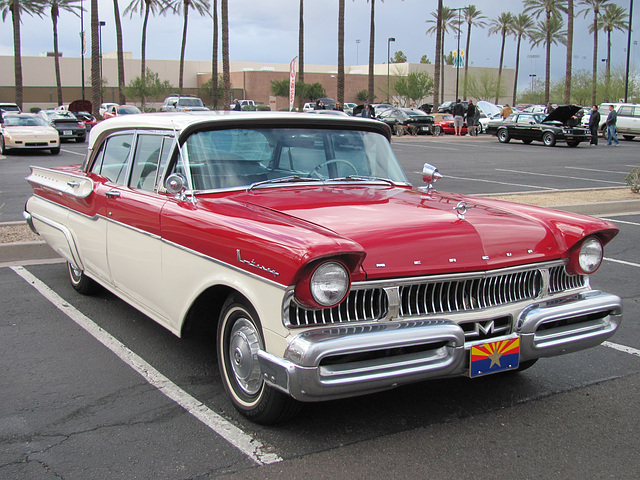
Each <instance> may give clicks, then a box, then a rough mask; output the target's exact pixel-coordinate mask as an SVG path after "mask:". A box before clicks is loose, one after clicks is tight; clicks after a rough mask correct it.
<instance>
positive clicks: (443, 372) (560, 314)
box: [258, 291, 622, 402]
mask: <svg viewBox="0 0 640 480" xmlns="http://www.w3.org/2000/svg"><path fill="white" fill-rule="evenodd" d="M621 318H622V302H621V300H620V298H619V297H617V296H615V295H611V294H607V293H603V292H599V291H589V292H585V293H582V294H578V295H575V296H571V297H567V298H563V299H559V300H552V301H548V302H541V303H538V304H534V305H531V306H529V307H527V308H526V309H525V310H523V311H522V313H521V314H520V315H519V317H518V319H517V322H516V326H515V332H513V333H510V334H509V335H507V336H505V337H504V338H513V337H514V335H518V336H520V359H521V361H524V360H532V359H535V358H539V357H549V356H555V355H560V354H564V353H569V352H575V351H578V350H582V349H585V348H589V347H593V346H596V345H598V344H600V343H601V342H603V341H604V340H606V339H607V338H609V337H610V336H611V335H613V334H614V333H615V331H616V330H617V328H618V326H619V325H620V321H621ZM499 339H500V338H497V339H496V338H494V339H492V341H495V340H499ZM476 343H477V342H476ZM470 348H471V344H469V343H468V344H467V345H465V337H464V332H463V330H462V329H461V328H460V327H459V326H458V325H457V324H456V323H455V322H453V321H451V320H448V319H433V320H415V321H399V322H388V323H387V322H385V323H376V324H368V325H357V326H344V327H343V326H339V327H338V326H337V327H335V328H323V329H318V330H310V331H307V332H304V333H301V334H299V335H297V336H295V337H294V338H293V340H291V342H290V343H289V346H288V348H287V350H286V351H285V354H284V358H279V357H276V356H274V355H271V354H269V353H267V352H265V351H262V350H260V351H259V352H258V358H259V362H260V368H261V371H262V375H263V378H264V380H265V381H266V382H267V383H268V384H270V385H272V386H274V387H276V388H278V389H280V390H282V391H284V392H286V393H288V394H289V395H291V396H292V397H294V398H296V399H298V400H301V401H307V402H312V401H320V400H329V399H336V398H344V397H350V396H354V395H362V394H367V393H372V392H376V391H381V390H386V389H389V388H393V387H396V386H398V385H402V384H406V383H412V382H417V381H421V380H426V379H434V378H443V377H455V376H460V375H466V374H467V373H468V372H467V371H468V368H469V367H468V358H469V353H468V351H469V349H470Z"/></svg>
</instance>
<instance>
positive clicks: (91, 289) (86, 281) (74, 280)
mask: <svg viewBox="0 0 640 480" xmlns="http://www.w3.org/2000/svg"><path fill="white" fill-rule="evenodd" d="M67 270H68V271H69V280H70V281H71V286H72V287H73V288H74V289H75V291H76V292H78V293H81V294H82V295H91V294H93V293H96V291H98V288H99V286H98V284H97V283H96V282H95V280H93V279H91V278H89V277H87V276H86V275H85V274H84V272H83V271H82V270H80V269H79V268H77V267H75V266H73V265H72V264H71V263H70V262H67Z"/></svg>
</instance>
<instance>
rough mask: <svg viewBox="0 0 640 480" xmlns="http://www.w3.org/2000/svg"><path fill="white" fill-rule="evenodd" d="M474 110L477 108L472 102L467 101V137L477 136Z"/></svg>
mask: <svg viewBox="0 0 640 480" xmlns="http://www.w3.org/2000/svg"><path fill="white" fill-rule="evenodd" d="M476 110H477V107H476V106H475V105H474V104H473V100H471V99H469V103H468V105H467V131H468V132H467V135H469V136H474V135H478V133H477V130H476V129H477V127H478V124H477V123H476Z"/></svg>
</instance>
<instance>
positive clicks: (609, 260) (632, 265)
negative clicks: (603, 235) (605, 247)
mask: <svg viewBox="0 0 640 480" xmlns="http://www.w3.org/2000/svg"><path fill="white" fill-rule="evenodd" d="M603 260H607V261H608V262H613V263H621V264H622V265H628V266H630V267H638V268H640V263H633V262H627V261H625V260H616V259H615V258H607V257H604V258H603Z"/></svg>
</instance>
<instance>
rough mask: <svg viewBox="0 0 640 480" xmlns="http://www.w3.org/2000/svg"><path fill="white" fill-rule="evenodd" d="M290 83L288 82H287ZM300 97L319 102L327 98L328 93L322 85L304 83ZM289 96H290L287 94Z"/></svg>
mask: <svg viewBox="0 0 640 480" xmlns="http://www.w3.org/2000/svg"><path fill="white" fill-rule="evenodd" d="M287 82H288V80H287ZM299 92H300V93H299V95H300V96H302V97H303V98H305V99H307V100H317V99H318V98H324V97H326V96H327V92H326V91H325V89H324V87H323V86H322V84H321V83H318V82H316V83H303V84H300V85H299ZM287 96H289V94H288V93H287Z"/></svg>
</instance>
